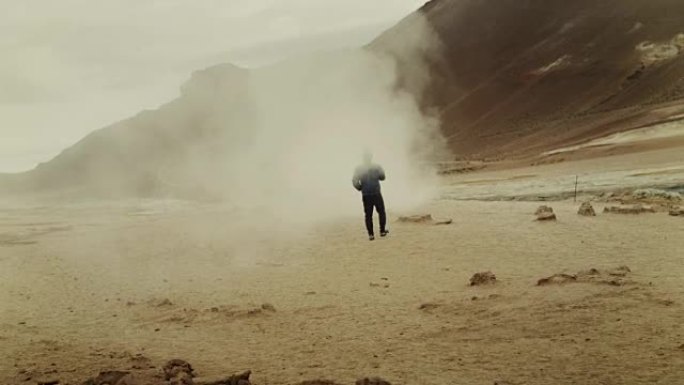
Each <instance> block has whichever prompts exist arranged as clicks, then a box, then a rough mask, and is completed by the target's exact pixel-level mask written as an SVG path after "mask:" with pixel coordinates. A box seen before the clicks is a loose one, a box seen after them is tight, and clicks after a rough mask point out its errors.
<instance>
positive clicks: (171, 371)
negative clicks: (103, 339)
mask: <svg viewBox="0 0 684 385" xmlns="http://www.w3.org/2000/svg"><path fill="white" fill-rule="evenodd" d="M251 374H252V372H251V371H249V370H248V371H246V372H243V373H239V374H234V375H231V376H228V377H220V378H201V377H197V376H196V373H195V370H194V369H193V367H192V365H190V363H188V362H187V361H184V360H180V359H173V360H170V361H168V362H167V363H166V364H164V366H163V367H162V370H161V372H158V371H155V372H149V371H147V372H143V371H141V372H128V371H105V372H100V373H99V374H98V375H97V376H96V377H93V378H91V379H88V380H87V381H85V382H83V383H82V385H251V384H252V382H251V381H250V379H249V378H250V376H251ZM57 384H59V381H57V382H55V383H54V385H57ZM297 385H339V384H338V383H336V382H334V381H329V380H312V381H302V382H300V383H298V384H297ZM356 385H392V384H390V383H389V382H388V381H386V380H384V379H382V378H379V377H367V378H361V379H359V380H357V381H356Z"/></svg>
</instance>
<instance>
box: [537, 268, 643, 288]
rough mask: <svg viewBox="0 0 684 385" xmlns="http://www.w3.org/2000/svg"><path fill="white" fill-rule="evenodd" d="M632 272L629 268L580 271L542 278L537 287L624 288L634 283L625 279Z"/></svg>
mask: <svg viewBox="0 0 684 385" xmlns="http://www.w3.org/2000/svg"><path fill="white" fill-rule="evenodd" d="M630 272H631V270H630V268H629V267H627V266H619V267H617V268H615V269H611V270H606V271H605V272H601V271H599V270H597V269H593V268H592V269H589V270H584V271H580V272H579V273H577V274H574V275H571V274H563V273H561V274H554V275H552V276H550V277H546V278H542V279H540V280H538V281H537V286H546V285H563V284H566V283H577V282H579V283H591V284H599V285H610V286H624V285H627V284H631V283H633V281H631V280H629V279H626V278H625V277H626V276H627V275H628V274H629V273H630Z"/></svg>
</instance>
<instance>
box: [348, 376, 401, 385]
mask: <svg viewBox="0 0 684 385" xmlns="http://www.w3.org/2000/svg"><path fill="white" fill-rule="evenodd" d="M356 385H392V384H391V383H390V382H389V381H386V380H383V379H382V378H380V377H371V378H361V379H358V380H356Z"/></svg>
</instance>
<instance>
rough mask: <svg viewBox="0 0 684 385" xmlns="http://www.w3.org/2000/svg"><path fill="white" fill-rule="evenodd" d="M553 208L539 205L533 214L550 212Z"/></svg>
mask: <svg viewBox="0 0 684 385" xmlns="http://www.w3.org/2000/svg"><path fill="white" fill-rule="evenodd" d="M552 212H553V209H552V208H551V207H549V206H539V207H538V208H537V211H535V212H534V215H539V214H543V213H552Z"/></svg>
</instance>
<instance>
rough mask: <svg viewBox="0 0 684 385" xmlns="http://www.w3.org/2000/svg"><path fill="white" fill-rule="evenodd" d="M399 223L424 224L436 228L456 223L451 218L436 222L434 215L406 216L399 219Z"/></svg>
mask: <svg viewBox="0 0 684 385" xmlns="http://www.w3.org/2000/svg"><path fill="white" fill-rule="evenodd" d="M399 222H403V223H423V224H432V225H435V226H438V225H450V224H452V223H454V221H453V220H452V219H451V218H449V219H443V220H435V219H434V218H432V215H430V214H422V215H410V216H406V217H399Z"/></svg>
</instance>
